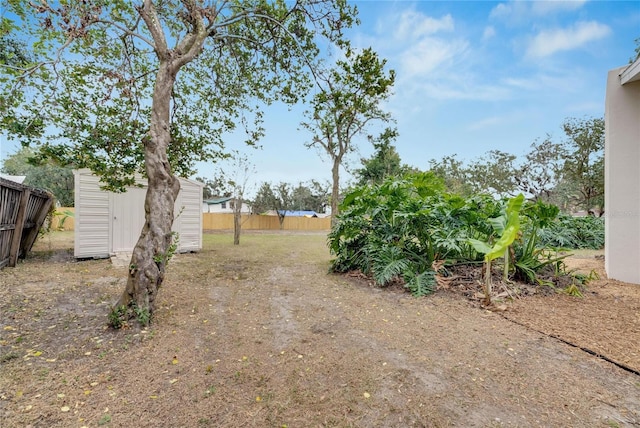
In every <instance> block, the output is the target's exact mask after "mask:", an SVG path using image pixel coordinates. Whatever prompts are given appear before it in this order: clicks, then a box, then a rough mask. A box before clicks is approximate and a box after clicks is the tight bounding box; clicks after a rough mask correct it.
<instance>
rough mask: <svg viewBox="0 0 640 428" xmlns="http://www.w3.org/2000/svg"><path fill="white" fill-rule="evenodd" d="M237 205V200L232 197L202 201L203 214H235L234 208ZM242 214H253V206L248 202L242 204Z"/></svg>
mask: <svg viewBox="0 0 640 428" xmlns="http://www.w3.org/2000/svg"><path fill="white" fill-rule="evenodd" d="M235 204H236V200H235V199H234V198H232V197H230V196H229V197H226V196H225V197H220V198H212V199H205V200H204V201H202V212H203V213H218V214H220V213H223V214H233V207H234V206H235ZM240 213H241V214H251V206H250V205H248V204H247V203H246V202H244V201H243V202H242V208H241V209H240Z"/></svg>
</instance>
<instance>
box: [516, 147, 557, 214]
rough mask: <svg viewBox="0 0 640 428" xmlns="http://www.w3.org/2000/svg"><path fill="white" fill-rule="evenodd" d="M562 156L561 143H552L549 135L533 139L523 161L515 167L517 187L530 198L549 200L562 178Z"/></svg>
mask: <svg viewBox="0 0 640 428" xmlns="http://www.w3.org/2000/svg"><path fill="white" fill-rule="evenodd" d="M564 156H565V152H564V150H563V147H562V145H560V144H557V143H554V142H553V141H552V140H551V136H549V135H547V138H545V139H544V140H542V141H534V142H533V143H532V144H531V150H530V151H529V152H528V153H527V154H526V155H525V159H524V162H522V163H521V164H520V166H518V167H516V168H515V171H514V180H515V182H516V185H517V187H518V189H519V190H520V191H521V192H523V193H524V194H525V195H527V196H528V197H530V198H531V199H534V200H542V201H544V202H550V201H551V200H552V193H553V192H554V190H555V189H556V188H557V186H558V183H559V181H560V179H561V178H562V159H563V158H564Z"/></svg>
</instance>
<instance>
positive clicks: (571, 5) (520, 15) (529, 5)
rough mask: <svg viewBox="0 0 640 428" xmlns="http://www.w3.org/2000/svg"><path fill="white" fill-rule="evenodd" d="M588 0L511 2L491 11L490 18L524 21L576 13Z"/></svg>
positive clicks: (513, 0) (521, 0)
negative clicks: (561, 13)
mask: <svg viewBox="0 0 640 428" xmlns="http://www.w3.org/2000/svg"><path fill="white" fill-rule="evenodd" d="M585 3H586V0H562V1H556V0H553V1H552V0H542V1H524V0H509V1H508V2H506V3H500V4H499V5H497V6H496V7H494V8H493V9H492V10H491V13H490V15H489V16H490V17H491V18H498V19H509V20H517V21H519V20H523V19H527V18H529V17H531V16H545V15H551V14H554V13H559V12H564V11H574V10H577V9H580V8H581V7H582V6H584V5H585Z"/></svg>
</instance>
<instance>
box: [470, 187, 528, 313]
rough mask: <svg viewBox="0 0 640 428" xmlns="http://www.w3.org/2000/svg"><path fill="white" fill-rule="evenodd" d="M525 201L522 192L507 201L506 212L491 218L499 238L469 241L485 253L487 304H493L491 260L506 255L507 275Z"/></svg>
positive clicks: (484, 288)
mask: <svg viewBox="0 0 640 428" xmlns="http://www.w3.org/2000/svg"><path fill="white" fill-rule="evenodd" d="M523 203H524V195H523V194H522V193H521V194H519V195H518V196H516V197H515V198H511V199H509V200H508V201H507V205H506V207H505V210H504V213H503V214H502V215H501V216H499V217H494V218H492V219H490V223H491V225H492V226H493V229H494V230H495V232H496V234H498V235H499V237H498V239H497V240H496V241H495V242H494V243H493V244H491V243H490V242H484V241H480V240H478V239H474V238H470V239H469V242H470V243H471V245H473V247H474V248H475V249H476V251H478V252H479V253H482V254H484V281H483V290H484V297H485V304H487V305H489V304H491V262H492V261H493V260H494V259H497V258H498V257H501V256H502V257H504V265H505V277H506V276H507V272H508V267H509V247H510V246H511V244H512V243H513V241H515V239H516V236H517V234H518V232H519V231H520V209H521V208H522V204H523Z"/></svg>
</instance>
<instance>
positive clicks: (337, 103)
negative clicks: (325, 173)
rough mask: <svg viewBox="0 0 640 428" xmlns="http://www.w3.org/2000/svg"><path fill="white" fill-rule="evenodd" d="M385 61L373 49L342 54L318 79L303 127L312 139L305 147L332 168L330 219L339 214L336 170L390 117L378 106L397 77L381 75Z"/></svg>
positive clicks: (347, 51) (391, 74) (391, 72)
mask: <svg viewBox="0 0 640 428" xmlns="http://www.w3.org/2000/svg"><path fill="white" fill-rule="evenodd" d="M385 65H386V60H383V59H380V58H379V57H378V55H377V54H376V53H375V52H374V51H373V50H372V49H371V48H367V49H363V50H362V51H356V50H353V49H351V48H348V49H346V51H345V58H344V59H341V60H338V61H336V64H335V66H334V67H332V68H329V69H327V70H321V71H319V72H318V73H316V83H317V86H318V92H317V93H316V94H315V96H314V97H313V99H312V100H311V107H310V108H309V110H307V111H306V112H305V117H306V120H305V121H303V122H302V123H301V125H302V127H303V128H304V129H307V130H308V131H310V132H311V133H312V134H313V136H312V138H311V141H310V142H309V143H307V147H316V148H318V149H319V150H320V152H321V153H322V154H326V155H328V156H329V158H330V159H331V162H332V166H331V176H332V181H333V184H332V189H331V213H332V215H334V216H335V215H337V214H338V197H339V190H340V166H341V165H342V162H343V159H344V157H345V156H346V155H347V154H349V153H351V152H352V151H354V150H355V147H356V146H355V144H356V141H355V138H356V137H357V136H359V135H361V134H363V133H366V132H367V126H368V125H369V124H370V123H371V122H374V121H379V122H383V123H385V122H389V121H391V120H392V119H391V115H390V114H389V113H388V112H385V111H384V110H383V109H382V107H381V105H380V104H381V102H382V101H384V100H386V99H387V98H388V97H389V96H390V95H391V88H392V86H393V83H394V81H395V72H394V71H393V70H390V71H389V72H386V71H385Z"/></svg>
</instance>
